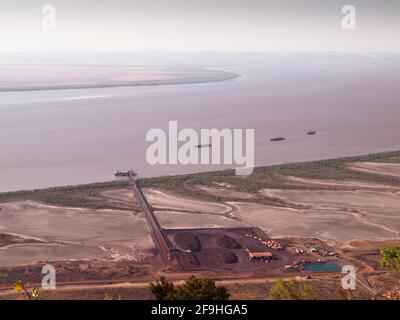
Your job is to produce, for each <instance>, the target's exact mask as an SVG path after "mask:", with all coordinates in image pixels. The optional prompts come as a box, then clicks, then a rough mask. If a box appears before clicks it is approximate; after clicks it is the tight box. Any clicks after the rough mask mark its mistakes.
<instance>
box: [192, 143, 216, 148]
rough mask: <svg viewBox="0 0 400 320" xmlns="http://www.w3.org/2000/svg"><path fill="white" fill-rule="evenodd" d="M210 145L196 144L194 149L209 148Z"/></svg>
mask: <svg viewBox="0 0 400 320" xmlns="http://www.w3.org/2000/svg"><path fill="white" fill-rule="evenodd" d="M211 147H212V144H211V143H207V144H198V145H196V146H195V148H198V149H201V148H211Z"/></svg>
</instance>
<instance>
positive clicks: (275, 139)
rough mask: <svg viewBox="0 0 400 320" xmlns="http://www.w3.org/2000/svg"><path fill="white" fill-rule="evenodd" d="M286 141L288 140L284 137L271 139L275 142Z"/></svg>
mask: <svg viewBox="0 0 400 320" xmlns="http://www.w3.org/2000/svg"><path fill="white" fill-rule="evenodd" d="M284 140H286V138H284V137H278V138H271V141H273V142H275V141H284Z"/></svg>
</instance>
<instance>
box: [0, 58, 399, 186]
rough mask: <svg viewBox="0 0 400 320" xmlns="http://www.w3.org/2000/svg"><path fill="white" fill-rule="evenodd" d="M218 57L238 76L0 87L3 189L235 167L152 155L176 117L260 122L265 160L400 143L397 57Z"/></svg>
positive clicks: (251, 125) (213, 122)
mask: <svg viewBox="0 0 400 320" xmlns="http://www.w3.org/2000/svg"><path fill="white" fill-rule="evenodd" d="M249 61H250V62H249ZM219 67H220V68H221V69H224V70H228V71H232V72H235V73H237V74H239V75H240V77H239V78H237V79H235V80H230V81H226V82H220V83H203V84H182V85H163V86H140V87H115V88H96V89H74V90H53V91H52V90H47V91H46V90H44V91H25V92H0V191H1V192H3V191H13V190H22V189H33V188H44V187H51V186H62V185H75V184H82V183H90V182H98V181H108V180H112V179H113V178H114V176H113V174H114V172H115V171H117V170H127V169H130V168H132V169H135V170H136V171H137V172H138V173H139V174H140V175H141V176H159V175H166V174H177V173H188V172H197V171H204V170H218V169H223V168H227V166H215V165H214V166H211V165H210V166H204V165H203V166H200V165H198V166H179V165H177V166H176V165H165V166H160V165H157V166H150V165H148V164H147V162H146V149H147V147H148V146H149V143H147V142H146V141H145V137H146V133H147V131H148V130H150V129H153V128H161V129H164V130H167V129H168V121H172V120H175V121H178V126H179V128H194V129H196V130H199V129H202V128H219V129H222V128H230V129H235V128H243V129H255V139H256V146H255V153H256V154H255V156H256V158H255V159H256V165H258V166H259V165H269V164H278V163H287V162H296V161H305V160H312V159H322V158H334V157H339V156H344V155H356V154H367V153H373V152H380V151H388V150H398V149H400V140H399V137H400V126H399V120H400V111H399V107H400V92H399V90H398V88H399V84H400V64H399V63H364V62H359V61H358V62H355V63H350V62H349V63H332V61H330V62H329V63H273V62H271V61H267V60H265V61H264V60H259V59H254V60H252V59H248V60H246V62H243V61H242V62H241V63H237V64H225V65H221V66H219ZM309 130H315V131H317V134H316V135H315V136H309V135H307V131H309ZM281 136H282V137H285V138H286V139H287V140H286V141H281V142H271V141H270V139H271V138H273V137H281ZM228 167H229V166H228Z"/></svg>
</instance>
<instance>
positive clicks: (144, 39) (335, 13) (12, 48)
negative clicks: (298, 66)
mask: <svg viewBox="0 0 400 320" xmlns="http://www.w3.org/2000/svg"><path fill="white" fill-rule="evenodd" d="M348 4H350V5H353V6H355V7H356V9H357V29H356V30H344V29H343V28H342V25H341V20H342V17H343V15H342V13H341V9H342V7H343V6H344V5H348ZM44 5H53V6H54V7H55V9H56V29H55V30H51V31H49V30H47V31H46V30H43V28H42V19H43V15H42V13H41V10H42V6H44ZM399 38H400V0H341V1H338V0H64V1H61V0H47V1H41V0H24V1H22V0H7V1H5V0H0V40H1V42H0V53H8V52H33V51H55V50H57V51H66V50H68V51H134V50H158V49H163V50H185V51H192V50H221V51H342V52H343V51H344V52H366V51H381V52H400V39H399Z"/></svg>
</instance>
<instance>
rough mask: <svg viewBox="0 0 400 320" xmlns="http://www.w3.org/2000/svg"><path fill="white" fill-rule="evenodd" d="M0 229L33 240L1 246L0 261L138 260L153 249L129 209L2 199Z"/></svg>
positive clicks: (2, 263)
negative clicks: (99, 208)
mask: <svg viewBox="0 0 400 320" xmlns="http://www.w3.org/2000/svg"><path fill="white" fill-rule="evenodd" d="M0 233H3V234H11V235H17V236H19V237H21V238H24V239H26V241H27V240H29V239H32V240H35V243H22V244H21V243H18V244H10V245H7V246H5V247H2V248H0V266H10V265H26V264H32V263H35V262H38V261H59V260H71V259H73V260H76V259H79V260H90V259H107V260H133V261H137V260H140V259H142V258H143V257H145V256H148V255H150V254H152V253H151V252H152V251H154V249H155V247H154V244H153V241H152V239H151V237H150V234H149V229H148V227H147V224H146V222H145V220H144V219H143V218H142V217H135V216H134V215H133V214H132V213H130V212H128V211H118V210H90V209H80V208H62V207H54V206H48V205H43V204H39V203H36V202H32V201H22V202H13V203H5V204H0ZM37 241H41V243H37Z"/></svg>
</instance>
